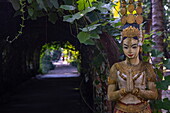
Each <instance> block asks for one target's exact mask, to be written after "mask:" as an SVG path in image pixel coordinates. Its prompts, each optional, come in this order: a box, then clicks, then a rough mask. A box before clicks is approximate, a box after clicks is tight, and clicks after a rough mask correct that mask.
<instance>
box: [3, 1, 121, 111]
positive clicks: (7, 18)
mask: <svg viewBox="0 0 170 113" xmlns="http://www.w3.org/2000/svg"><path fill="white" fill-rule="evenodd" d="M16 13H17V12H16V11H15V10H14V9H13V7H12V4H11V3H10V2H8V1H6V0H1V1H0V15H1V18H0V53H1V54H0V105H1V106H0V112H2V113H23V112H24V113H39V112H40V111H42V112H41V113H53V111H50V110H49V109H48V107H45V108H47V109H48V110H49V112H48V110H44V109H43V107H44V105H42V104H41V99H43V97H42V98H41V99H40V101H39V102H40V103H39V107H37V108H39V109H40V111H36V110H35V111H34V109H32V111H31V110H30V109H29V107H28V108H24V109H25V110H23V109H21V110H20V111H19V109H20V108H23V107H22V106H24V104H26V103H24V101H22V102H21V101H18V100H17V99H24V98H28V96H25V97H22V96H21V95H22V93H19V94H18V96H21V98H18V96H17V95H16V96H15V95H14V94H15V93H16V92H18V91H19V92H20V91H21V90H24V91H25V94H26V92H27V91H28V92H29V91H30V92H31V91H32V92H33V93H34V94H37V93H38V94H39V93H42V95H43V92H45V91H43V89H41V88H42V87H45V88H46V89H48V90H46V91H47V92H48V91H49V95H47V96H49V97H50V94H51V93H54V94H59V93H58V91H66V92H63V93H72V94H75V95H73V98H72V99H74V96H76V95H77V94H78V95H77V97H76V99H78V101H74V102H72V103H69V102H67V97H66V98H65V96H64V95H63V93H61V95H60V96H62V98H64V99H63V100H60V101H58V100H57V99H56V100H55V96H54V95H53V96H51V97H50V98H53V97H54V100H55V102H56V103H55V102H54V101H53V102H54V104H53V105H55V104H57V106H56V109H55V108H53V109H55V110H57V111H58V112H57V113H78V112H79V113H80V112H81V113H83V112H82V111H81V110H80V109H84V108H85V109H86V110H83V111H84V113H88V112H89V113H90V112H92V111H93V110H92V109H93V106H94V100H93V97H94V95H95V94H94V92H95V91H94V87H93V81H94V79H95V78H94V76H93V75H94V74H95V73H94V69H92V68H91V64H92V63H93V62H92V61H93V58H94V57H95V54H94V53H95V51H94V50H95V49H96V47H95V46H86V45H84V44H81V43H79V41H78V39H77V38H76V35H77V28H76V26H74V25H72V24H68V23H66V22H63V21H62V18H58V20H57V22H56V23H55V24H52V23H50V22H49V21H48V18H47V17H41V18H37V19H36V20H30V19H27V20H25V21H24V22H25V27H24V29H23V33H22V35H20V36H19V37H18V38H16V39H15V36H16V35H17V34H18V31H19V29H20V24H21V17H20V16H16V15H17V14H16ZM101 37H103V38H101V40H100V41H101V43H103V46H105V50H106V53H107V52H110V56H108V57H109V60H110V61H109V62H111V64H113V63H114V62H116V61H118V60H117V58H118V57H117V56H118V55H117V54H116V53H118V52H117V50H118V49H116V48H117V47H114V46H113V45H112V46H109V45H111V44H110V43H112V42H113V40H111V38H105V37H109V36H108V35H107V34H102V35H101ZM13 39H15V40H13ZM56 41H57V42H59V43H61V44H62V43H66V42H70V43H71V44H72V45H73V46H74V47H75V49H76V50H78V51H79V52H80V56H81V57H80V60H81V71H80V77H78V78H75V79H73V78H71V79H56V80H47V81H44V80H42V81H41V80H36V79H33V80H31V79H32V78H35V76H36V75H37V74H39V68H40V54H41V49H42V46H43V45H44V44H47V43H52V42H56ZM98 58H99V59H101V57H100V56H99V57H98ZM101 60H102V59H101ZM96 64H98V62H97V63H96ZM22 84H26V85H24V86H25V87H24V86H23V85H22ZM47 84H49V85H47ZM50 84H51V85H50ZM80 84H82V85H81V86H82V90H83V92H82V93H83V94H82V95H84V96H82V95H80V93H79V92H78V91H75V92H76V93H75V92H74V90H72V91H71V92H70V91H69V92H67V91H68V90H65V89H67V88H68V87H71V88H72V89H73V88H75V87H76V88H77V87H78V88H79V85H80ZM59 85H61V86H59ZM20 86H21V88H20ZM48 86H49V87H50V86H52V88H54V89H52V88H51V87H50V88H49V87H48ZM22 88H24V89H22ZM26 89H28V90H26ZM34 89H36V91H37V92H36V91H35V90H34ZM40 89H41V90H40ZM52 90H53V91H52ZM38 91H39V92H38ZM28 92H27V93H28ZM30 92H29V93H28V94H30ZM30 95H31V94H30ZM44 95H45V94H44ZM56 96H59V95H56ZM79 96H80V97H79ZM12 97H15V98H14V99H13V98H12ZM30 98H32V97H31V96H30ZM62 98H61V99H62ZM11 99H12V100H15V99H16V100H15V101H11ZM28 99H29V98H28ZM45 99H47V100H48V99H49V98H45ZM10 101H11V102H12V104H11V103H10ZM17 101H18V102H21V103H22V104H16V105H15V102H17ZM71 101H73V100H71ZM50 102H51V101H47V103H50ZM76 102H77V103H80V105H77V106H82V105H83V106H85V107H84V108H75V109H79V110H78V111H72V112H71V111H70V112H68V111H67V110H70V109H67V108H70V107H73V108H74V106H73V105H74V103H76ZM61 103H65V104H62V105H63V106H60V104H61ZM29 104H30V105H31V102H30V103H29ZM33 105H34V104H33ZM41 105H42V106H41ZM8 106H10V107H9V108H8ZM11 106H12V107H11ZM90 106H91V107H90ZM34 107H36V106H34ZM49 108H50V109H51V107H49ZM57 108H58V109H57ZM60 108H61V109H60ZM63 109H65V112H64V110H63ZM55 110H54V111H55ZM62 110H63V111H62Z"/></svg>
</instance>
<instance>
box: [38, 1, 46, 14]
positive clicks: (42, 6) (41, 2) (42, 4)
mask: <svg viewBox="0 0 170 113" xmlns="http://www.w3.org/2000/svg"><path fill="white" fill-rule="evenodd" d="M36 1H37V3H38V5H39V7H40V8H41V9H44V10H45V11H47V8H46V7H45V5H44V2H43V0H36Z"/></svg>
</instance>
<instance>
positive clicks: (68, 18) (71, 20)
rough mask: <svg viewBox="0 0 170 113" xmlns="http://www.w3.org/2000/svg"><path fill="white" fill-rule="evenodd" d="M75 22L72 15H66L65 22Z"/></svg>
mask: <svg viewBox="0 0 170 113" xmlns="http://www.w3.org/2000/svg"><path fill="white" fill-rule="evenodd" d="M74 20H75V18H73V16H72V15H66V16H64V17H63V21H66V22H70V23H72V22H73V21H74Z"/></svg>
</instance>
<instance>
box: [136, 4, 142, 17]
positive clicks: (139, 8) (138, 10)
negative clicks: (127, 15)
mask: <svg viewBox="0 0 170 113" xmlns="http://www.w3.org/2000/svg"><path fill="white" fill-rule="evenodd" d="M136 12H137V14H138V15H140V14H141V13H142V12H143V10H142V7H141V6H138V7H137V8H136Z"/></svg>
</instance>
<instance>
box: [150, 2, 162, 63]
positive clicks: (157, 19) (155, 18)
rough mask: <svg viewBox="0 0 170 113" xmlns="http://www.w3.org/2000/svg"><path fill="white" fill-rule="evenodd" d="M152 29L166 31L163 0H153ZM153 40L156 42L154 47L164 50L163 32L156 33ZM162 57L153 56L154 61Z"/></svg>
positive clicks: (159, 60)
mask: <svg viewBox="0 0 170 113" xmlns="http://www.w3.org/2000/svg"><path fill="white" fill-rule="evenodd" d="M152 30H154V31H155V32H158V31H161V32H163V31H164V24H163V0H152ZM152 37H153V41H154V42H155V43H156V45H155V46H154V49H158V50H159V51H162V52H163V37H164V36H163V33H162V35H160V36H158V35H156V34H154V35H153V36H152ZM161 61H162V58H158V57H157V58H153V63H159V62H161Z"/></svg>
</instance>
